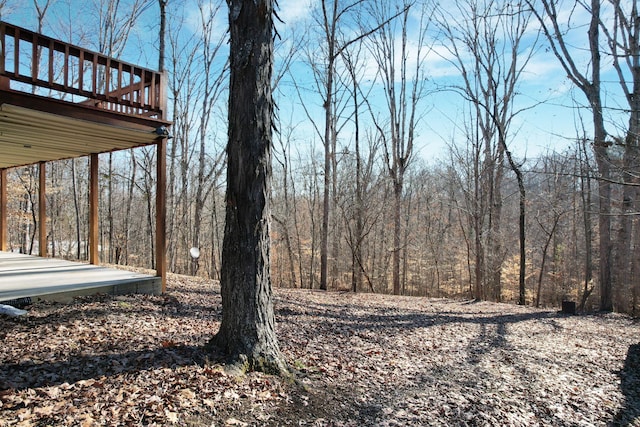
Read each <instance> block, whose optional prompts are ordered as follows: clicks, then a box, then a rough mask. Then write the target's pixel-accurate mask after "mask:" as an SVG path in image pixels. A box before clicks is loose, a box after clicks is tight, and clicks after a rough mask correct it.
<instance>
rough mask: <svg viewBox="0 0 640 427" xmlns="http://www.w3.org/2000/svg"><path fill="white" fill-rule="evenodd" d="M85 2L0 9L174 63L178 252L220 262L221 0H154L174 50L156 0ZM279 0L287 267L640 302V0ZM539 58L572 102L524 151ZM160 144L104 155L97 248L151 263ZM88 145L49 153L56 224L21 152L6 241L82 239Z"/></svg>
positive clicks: (324, 274)
mask: <svg viewBox="0 0 640 427" xmlns="http://www.w3.org/2000/svg"><path fill="white" fill-rule="evenodd" d="M72 3H73V2H71V3H69V4H67V3H66V2H56V1H54V0H32V1H26V0H25V1H18V0H14V1H0V18H1V19H2V20H5V21H9V22H14V23H16V24H17V25H22V26H25V27H29V28H30V29H33V30H37V31H41V32H43V33H45V34H48V35H51V36H55V37H58V38H60V39H63V40H68V41H69V42H72V43H75V44H77V45H82V46H86V47H88V48H92V49H95V50H97V51H100V52H104V53H107V54H109V55H112V56H116V57H119V56H122V57H125V58H130V60H132V61H138V62H144V61H147V62H148V64H149V66H151V67H153V68H162V69H163V70H164V71H166V72H167V74H168V77H169V88H168V93H169V98H170V101H169V102H170V110H171V119H172V120H173V126H172V127H171V136H172V138H171V139H170V140H169V145H168V149H167V155H168V157H167V168H168V175H167V176H168V179H167V185H168V187H167V213H168V216H167V238H168V248H167V259H168V268H169V271H171V272H172V273H176V274H181V275H191V276H198V277H201V278H208V279H213V280H218V279H220V274H221V253H222V241H223V234H224V219H225V204H226V202H225V179H226V176H225V173H224V171H225V168H226V161H227V158H226V154H225V145H226V141H227V136H228V132H227V124H228V123H227V113H228V111H227V109H228V73H229V63H228V56H229V45H228V38H229V33H228V32H227V14H228V8H227V5H226V3H225V2H222V1H215V0H209V1H207V0H197V1H193V2H190V4H189V5H188V6H185V5H184V2H177V1H172V0H168V1H162V0H161V1H160V4H163V5H164V6H165V7H166V13H167V16H168V17H169V19H167V28H166V35H165V42H164V54H163V55H162V56H161V57H162V62H161V63H160V66H158V43H157V42H156V41H155V40H157V39H158V37H159V35H158V34H159V22H160V19H159V12H158V2H156V1H153V0H128V1H120V2H98V1H89V2H86V8H87V9H86V10H87V11H88V12H87V13H86V14H84V15H83V16H84V18H86V19H82V20H77V19H76V17H75V12H74V10H75V9H73V4H72ZM279 3H280V5H279V6H280V8H279V9H277V10H276V13H277V14H278V17H279V20H276V21H277V22H276V30H277V32H278V35H277V37H276V39H275V40H276V42H275V64H274V66H275V68H274V74H273V76H272V81H273V87H274V99H275V102H276V105H277V107H276V113H275V123H274V129H275V131H274V135H273V163H272V170H273V178H272V190H271V199H270V203H271V242H272V245H271V277H272V281H273V284H274V286H276V287H281V288H302V289H328V290H339V291H351V292H358V293H393V294H400V295H405V296H427V297H438V298H440V297H444V298H452V299H478V300H484V301H493V302H510V303H514V304H515V303H520V304H525V305H530V306H536V307H537V306H540V307H558V306H560V304H561V302H562V301H564V300H570V301H575V302H576V303H577V304H578V307H579V308H580V309H584V310H586V311H589V310H598V309H604V310H608V311H610V310H615V311H619V312H625V313H630V314H637V310H638V305H639V304H640V301H639V300H638V299H639V298H640V256H638V247H639V246H640V223H639V222H638V218H639V216H638V209H639V208H640V194H638V190H637V189H638V176H639V173H640V164H639V160H638V155H639V154H640V153H639V149H640V146H639V144H640V140H639V139H638V129H639V128H640V115H639V108H638V107H639V105H638V102H640V101H638V100H640V93H638V92H639V91H640V71H639V70H640V64H638V61H639V59H638V58H639V57H640V56H639V46H638V39H639V38H638V34H639V32H640V27H639V25H640V18H639V17H638V10H637V1H631V2H621V1H617V0H608V1H604V2H600V1H588V0H579V1H575V2H573V1H567V2H551V1H546V0H530V1H521V2H512V1H502V0H494V1H491V0H473V1H452V2H441V3H443V5H439V4H437V2H432V1H429V0H422V1H420V0H395V1H388V0H368V1H362V0H348V1H344V0H322V1H320V0H318V1H315V2H312V5H311V6H310V7H309V9H308V14H307V16H306V17H305V18H304V19H302V18H298V17H297V16H296V15H295V14H293V13H290V9H291V7H289V6H291V4H289V3H291V2H286V1H280V2H279ZM293 3H295V2H293ZM445 3H446V5H444V4H445ZM601 3H602V4H601ZM288 7H289V8H288ZM556 8H557V10H556ZM25 10H28V11H30V12H29V13H28V14H27V15H25V12H24V11H25ZM25 16H29V18H28V20H27V22H24V20H25V19H26V18H25ZM21 20H22V21H21ZM294 24H295V25H294ZM435 62H437V63H439V64H440V66H441V67H444V66H446V68H447V70H448V72H449V73H450V74H449V75H450V76H455V78H454V77H450V78H448V79H442V78H439V77H438V75H437V73H436V70H435V69H434V67H433V64H434V63H435ZM540 62H545V63H548V64H552V65H553V66H555V67H559V68H558V69H559V70H561V71H560V73H561V74H564V75H566V76H567V77H566V80H565V84H566V86H567V87H568V88H569V89H568V91H571V94H572V97H573V104H572V105H570V106H567V107H566V109H565V110H566V115H567V121H568V122H573V123H572V126H570V130H568V131H563V132H554V133H549V134H547V140H548V142H546V141H545V142H544V144H545V148H544V149H542V150H537V151H536V152H535V153H534V154H532V155H529V154H528V152H527V150H526V149H524V148H523V147H524V146H523V145H522V144H523V140H524V139H525V137H526V135H524V134H525V131H523V130H522V125H521V123H522V122H523V121H524V119H523V118H525V117H526V118H527V119H526V120H534V119H535V116H534V119H531V117H532V112H533V111H542V110H544V109H545V108H546V105H547V103H548V105H549V108H550V107H551V105H552V104H553V103H554V102H556V98H553V97H551V96H548V95H545V94H544V93H547V92H550V91H551V90H552V89H553V88H548V89H547V92H544V91H543V95H535V96H534V95H532V94H530V93H527V92H526V91H525V90H524V89H523V88H524V87H525V86H524V84H525V82H526V81H528V80H531V79H532V73H534V71H532V70H535V67H534V63H535V64H539V63H540ZM605 62H606V63H605ZM533 78H534V79H535V75H534V76H533ZM539 80H543V79H539ZM542 83H544V82H542ZM538 84H539V85H540V84H541V82H540V81H538ZM443 105H455V108H456V110H455V115H454V113H449V112H447V111H450V110H447V109H446V108H445V107H444V106H443ZM442 111H446V112H447V113H446V115H447V116H448V120H447V123H449V124H450V127H449V130H448V131H447V133H446V134H440V135H439V136H436V134H435V133H433V132H430V129H432V128H433V126H434V122H435V121H442V120H443V119H442V116H438V115H437V114H443V113H442ZM229 114H232V112H229ZM546 125H547V124H546V123H538V124H537V126H538V127H539V128H545V126H546ZM87 143H90V141H87ZM541 143H542V142H541ZM435 147H441V148H437V149H436V148H435ZM155 155H156V153H155V151H154V150H153V149H152V148H139V149H135V150H131V151H122V152H114V153H105V154H101V155H100V158H99V160H100V184H99V185H100V200H99V203H100V230H99V236H100V260H101V262H104V263H109V264H120V265H124V266H132V267H143V268H154V247H153V246H154V242H155V240H154V235H155V233H156V230H155V221H154V218H155V211H154V210H155V203H154V200H155V182H154V179H155V174H154V170H155V165H156V158H155ZM88 162H89V159H74V160H66V161H58V162H53V163H50V164H48V165H47V169H46V174H47V176H46V180H47V187H48V195H47V197H48V198H47V201H46V203H47V206H48V208H47V213H48V218H47V221H48V224H47V230H49V233H48V235H47V241H46V242H39V241H38V233H37V229H38V221H37V219H38V200H37V197H38V196H37V194H38V193H37V187H38V179H39V177H38V171H39V169H38V167H37V165H36V166H28V167H23V168H17V169H12V170H10V171H9V174H8V177H9V179H10V181H9V194H10V199H9V230H11V233H12V234H11V235H10V239H9V240H10V242H9V243H10V247H11V249H12V250H15V251H20V252H23V253H37V248H38V247H39V246H40V245H43V244H46V245H47V246H48V248H49V249H48V251H49V254H50V255H51V256H55V257H62V258H68V259H80V260H85V259H87V256H88V254H87V248H86V242H87V236H88V229H87V227H88V225H87V220H86V218H87V215H88V212H87V211H88V168H89V164H88ZM191 248H199V251H200V257H199V258H192V257H191V256H190V249H191ZM285 314H286V313H285ZM305 363H306V362H305ZM271 392H273V391H271Z"/></svg>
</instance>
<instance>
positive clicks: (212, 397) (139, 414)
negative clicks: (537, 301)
mask: <svg viewBox="0 0 640 427" xmlns="http://www.w3.org/2000/svg"><path fill="white" fill-rule="evenodd" d="M168 289H169V292H168V293H167V294H165V295H162V296H148V295H128V296H117V297H111V296H105V295H98V296H94V297H86V298H80V299H77V300H76V301H75V302H74V303H72V304H68V305H60V304H36V305H34V306H33V307H31V309H30V310H29V313H28V315H26V316H23V317H15V318H13V317H0V338H2V347H0V360H1V366H0V427H4V426H47V425H52V426H58V425H73V426H83V427H89V426H116V425H134V424H135V425H147V426H161V425H186V426H286V425H291V426H302V425H306V426H362V425H367V426H407V425H415V426H431V425H433V426H438V425H460V426H485V425H486V426H493V425H511V426H605V425H640V377H639V374H640V324H639V323H638V322H636V321H635V320H634V319H632V318H630V317H627V316H623V315H618V314H591V315H579V316H565V315H562V314H561V313H558V312H554V311H548V310H538V309H534V308H529V307H520V306H514V305H508V304H495V303H488V302H471V301H457V300H450V299H427V298H415V297H394V296H389V295H374V294H350V293H336V292H319V291H309V290H299V289H298V290H296V289H276V290H275V291H274V295H275V302H274V303H275V310H276V318H277V322H278V324H277V328H278V330H277V332H278V337H279V342H280V347H281V350H282V352H283V354H284V355H285V357H286V359H287V362H288V363H289V366H290V367H291V369H292V370H293V371H294V372H295V378H296V380H295V381H291V380H290V379H283V378H278V377H273V376H269V375H265V374H262V373H250V374H248V375H245V376H242V377H236V376H233V375H230V374H228V373H227V372H226V371H225V369H224V359H223V358H222V357H220V355H217V354H214V353H211V352H210V351H208V350H207V349H206V343H207V342H208V340H209V339H210V338H211V336H212V335H213V334H214V333H215V332H216V331H217V329H218V327H219V322H220V318H221V305H220V304H221V300H220V294H219V287H218V285H217V284H216V283H214V282H212V281H208V280H204V279H199V278H192V277H185V276H178V275H170V276H169V285H168Z"/></svg>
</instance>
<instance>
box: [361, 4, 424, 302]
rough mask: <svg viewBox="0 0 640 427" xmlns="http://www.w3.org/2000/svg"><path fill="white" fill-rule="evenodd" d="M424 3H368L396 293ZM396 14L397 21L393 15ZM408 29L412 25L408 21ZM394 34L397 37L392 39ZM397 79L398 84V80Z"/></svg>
mask: <svg viewBox="0 0 640 427" xmlns="http://www.w3.org/2000/svg"><path fill="white" fill-rule="evenodd" d="M414 7H416V8H418V9H419V10H418V12H417V14H418V20H417V22H415V23H412V24H415V25H416V26H417V29H416V31H417V32H416V34H413V38H414V40H413V44H412V45H410V44H409V29H410V22H409V21H410V18H412V12H413V8H414ZM428 8H429V6H428V5H427V4H426V3H423V4H422V5H420V4H418V3H415V2H408V1H405V2H404V3H402V4H401V5H397V6H396V5H394V4H393V3H389V2H387V1H382V0H380V1H376V2H373V3H372V4H371V5H370V10H369V11H370V13H371V16H372V18H373V19H374V22H378V23H380V30H379V31H377V32H376V33H374V34H372V37H371V43H370V52H371V54H372V56H373V57H374V58H375V61H376V63H377V65H378V67H379V69H380V79H381V82H382V85H383V87H384V96H385V100H386V109H387V111H385V112H384V114H382V115H380V116H378V115H377V114H376V113H375V112H373V111H372V117H373V120H374V122H375V126H376V128H377V129H378V132H379V137H380V138H381V140H382V141H383V148H384V160H385V164H386V168H387V171H388V174H389V178H390V179H391V181H392V185H393V197H394V203H393V224H394V226H393V264H392V286H393V293H394V294H395V295H399V294H400V291H401V289H400V252H401V235H402V226H401V214H402V212H401V211H402V197H403V190H404V179H405V173H406V171H407V169H408V167H409V163H410V161H411V159H412V157H413V155H414V146H415V138H416V128H417V126H418V123H419V121H420V119H421V114H420V111H419V110H418V106H419V103H420V102H421V101H422V100H423V98H424V96H425V94H426V87H425V82H426V72H425V69H424V62H425V58H426V53H427V52H426V51H427V49H428V47H427V46H426V41H427V38H426V36H427V27H428V24H429V21H430V16H429V9H428ZM395 17H398V19H394V18H395ZM411 27H413V25H411ZM398 38H400V40H398ZM398 82H399V83H398Z"/></svg>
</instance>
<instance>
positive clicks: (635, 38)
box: [600, 0, 640, 311]
mask: <svg viewBox="0 0 640 427" xmlns="http://www.w3.org/2000/svg"><path fill="white" fill-rule="evenodd" d="M608 3H609V6H610V8H611V9H613V10H612V12H613V13H612V15H613V16H612V17H611V18H612V19H611V20H605V19H601V20H600V29H601V30H602V33H603V34H604V36H605V40H606V41H607V46H608V47H609V51H610V53H611V55H610V58H611V59H612V65H613V68H614V69H615V72H616V74H617V77H618V83H619V84H620V88H621V90H622V93H623V94H624V99H625V101H626V103H627V106H628V109H627V111H628V126H627V128H626V129H621V134H622V135H623V136H622V137H621V138H620V140H619V142H620V144H621V145H622V148H623V155H622V165H621V171H620V175H621V179H622V184H623V188H622V194H621V196H622V200H621V203H620V205H621V212H620V218H619V221H620V226H619V227H618V232H617V235H616V237H615V239H614V253H615V256H614V263H615V268H614V269H613V278H612V279H613V281H614V286H615V288H616V289H615V291H616V292H617V293H621V292H624V291H625V290H627V289H628V288H630V289H628V290H630V291H631V295H632V298H631V304H632V307H633V308H632V310H634V311H635V309H636V306H637V299H638V296H639V295H638V293H639V292H640V262H639V261H638V252H637V251H638V248H640V221H639V220H638V217H639V215H640V187H639V186H640V16H639V15H638V2H637V1H631V2H625V1H620V0H609V1H608ZM628 301H629V299H628V298H627V296H626V295H625V296H623V297H622V298H618V301H617V302H618V304H620V305H622V304H627V303H628Z"/></svg>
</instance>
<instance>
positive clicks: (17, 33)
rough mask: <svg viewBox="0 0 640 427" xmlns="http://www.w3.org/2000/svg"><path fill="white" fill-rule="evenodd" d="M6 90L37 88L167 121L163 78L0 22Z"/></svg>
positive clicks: (0, 68) (1, 79)
mask: <svg viewBox="0 0 640 427" xmlns="http://www.w3.org/2000/svg"><path fill="white" fill-rule="evenodd" d="M14 82H15V84H14ZM9 85H10V86H11V90H17V91H22V92H27V93H36V94H38V90H39V88H42V89H44V90H45V91H46V92H45V96H47V97H49V98H52V97H58V98H59V99H62V100H66V101H72V102H75V103H79V104H83V105H86V106H89V107H95V108H99V109H104V110H109V111H114V112H118V113H123V114H126V115H130V116H142V117H147V118H152V119H159V120H164V119H166V117H165V115H166V112H165V108H166V98H165V93H164V82H163V74H162V73H159V72H157V71H153V70H149V69H146V68H142V67H139V66H136V65H133V64H129V63H126V62H123V61H120V60H117V59H114V58H110V57H109V56H106V55H102V54H99V53H96V52H92V51H90V50H87V49H83V48H80V47H77V46H74V45H72V44H69V43H64V42H62V41H59V40H55V39H52V38H49V37H46V36H44V35H42V34H38V33H34V32H32V31H29V30H26V29H24V28H20V27H17V26H15V25H11V24H8V23H6V22H2V21H0V88H4V89H7V88H9ZM42 89H40V90H41V91H42ZM77 97H79V98H80V99H77Z"/></svg>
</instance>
